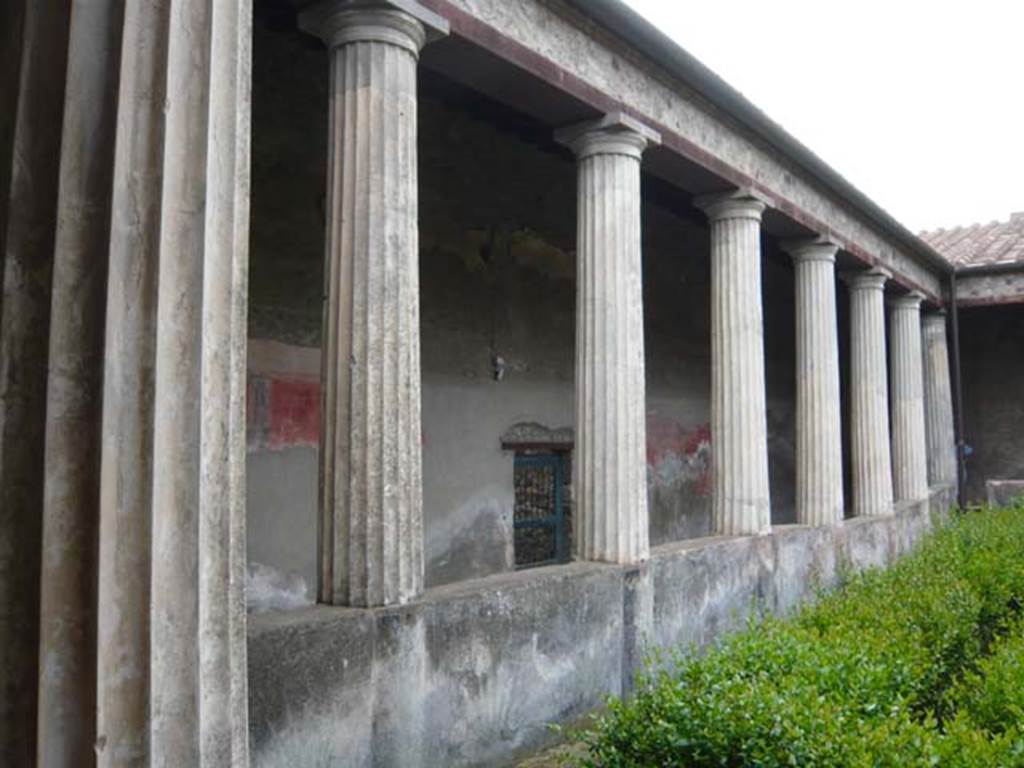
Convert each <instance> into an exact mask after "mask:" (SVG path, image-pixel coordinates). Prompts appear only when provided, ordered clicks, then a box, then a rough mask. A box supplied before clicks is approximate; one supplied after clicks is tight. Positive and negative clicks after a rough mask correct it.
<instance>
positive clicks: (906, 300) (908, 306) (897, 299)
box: [888, 291, 924, 312]
mask: <svg viewBox="0 0 1024 768" xmlns="http://www.w3.org/2000/svg"><path fill="white" fill-rule="evenodd" d="M922 301H924V294H923V293H921V292H920V291H910V293H906V294H904V295H902V296H893V297H892V298H890V299H889V302H888V304H889V306H890V307H892V309H894V310H913V311H915V312H917V311H920V309H921V302H922Z"/></svg>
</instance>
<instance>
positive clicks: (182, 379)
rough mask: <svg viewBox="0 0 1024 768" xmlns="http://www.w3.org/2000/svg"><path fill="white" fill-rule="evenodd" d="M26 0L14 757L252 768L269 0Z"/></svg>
mask: <svg viewBox="0 0 1024 768" xmlns="http://www.w3.org/2000/svg"><path fill="white" fill-rule="evenodd" d="M20 5H21V6H22V7H23V8H22V11H23V14H24V19H23V21H24V23H23V24H19V25H18V27H17V29H16V30H15V33H16V34H18V35H19V36H20V37H21V42H20V45H19V48H20V51H21V63H20V70H21V73H22V74H21V76H20V78H19V79H18V83H17V89H18V93H17V96H16V97H8V95H7V94H6V93H5V94H4V95H3V96H2V97H0V99H2V101H3V103H5V104H8V105H10V104H11V103H13V104H14V105H15V111H16V114H15V115H13V116H10V115H9V114H4V115H2V116H0V122H3V121H5V120H12V119H13V121H14V125H15V128H16V130H15V133H14V136H13V151H12V152H11V153H10V154H9V155H7V154H4V155H3V156H2V157H0V166H3V165H4V164H5V163H7V162H9V161H10V158H11V157H13V158H15V161H14V168H13V172H11V171H10V170H8V169H7V168H6V167H0V182H2V183H3V184H4V185H5V186H4V187H3V188H0V198H2V202H0V223H2V224H3V235H2V236H0V239H2V241H3V250H4V256H3V267H4V295H3V300H2V314H0V491H2V493H0V597H2V599H0V605H2V606H3V607H2V610H0V649H2V650H0V659H2V664H0V672H2V674H0V687H2V688H3V691H2V694H3V695H2V696H0V698H2V700H3V702H4V705H3V709H2V711H0V764H2V765H5V766H6V765H11V766H22V765H38V766H46V767H47V768H53V767H58V766H68V767H69V768H71V767H72V766H73V767H74V768H80V767H85V768H88V767H89V766H92V765H98V766H150V767H151V768H163V767H164V766H185V765H188V766H203V767H205V768H209V767H212V766H233V767H237V768H242V767H243V766H245V765H246V764H247V763H248V744H249V741H248V712H247V702H248V696H247V675H246V610H245V602H244V585H245V572H246V566H245V380H246V376H245V360H246V338H247V336H246V314H247V311H246V297H247V284H248V281H247V274H246V272H247V264H248V250H247V248H248V240H249V221H248V214H249V210H248V205H249V166H250V161H249V133H250V126H249V110H250V103H251V99H250V92H249V84H250V61H251V48H250V45H251V40H252V7H251V4H250V2H249V0H180V2H175V3H123V2H116V1H115V0H95V1H94V2H76V3H55V2H51V1H50V0H46V2H39V3H21V4H20ZM5 21H8V19H6V18H5ZM0 26H2V25H0ZM11 36H12V33H11V32H9V31H8V29H4V31H3V32H2V33H0V37H2V38H3V39H4V40H5V41H8V42H9V40H10V37H11ZM8 56H9V54H8V53H7V52H6V51H5V53H4V54H3V57H4V58H5V60H6V59H7V57H8ZM0 82H5V83H9V82H10V79H9V75H8V73H6V72H5V73H3V75H0ZM0 129H2V130H0V136H5V135H7V134H6V130H5V129H3V126H2V125H0ZM6 142H7V139H6V138H3V141H2V142H0V143H6ZM41 437H42V438H45V439H40V438H41ZM40 523H41V531H40V525H39V524H40ZM40 555H41V557H40ZM12 565H13V566H14V568H13V569H12V568H11V566H12ZM12 571H13V572H12ZM8 598H11V599H10V601H9V600H8ZM33 605H38V609H39V610H38V613H37V614H36V616H35V627H33V626H31V623H32V622H31V619H32V617H31V616H29V614H28V611H26V610H25V608H26V607H31V606H33ZM12 636H13V637H16V638H17V643H16V644H14V643H12V644H10V645H9V644H8V643H7V642H6V641H7V639H8V638H9V637H12ZM26 651H28V652H29V653H28V654H26ZM26 655H28V656H30V657H31V658H26ZM34 659H38V675H36V665H35V663H34ZM12 670H13V671H15V672H16V673H17V677H16V678H13V677H12V676H11V675H10V674H9V673H10V671H12ZM33 678H34V679H33ZM35 692H38V706H36V703H37V702H36V697H35V695H34V694H35Z"/></svg>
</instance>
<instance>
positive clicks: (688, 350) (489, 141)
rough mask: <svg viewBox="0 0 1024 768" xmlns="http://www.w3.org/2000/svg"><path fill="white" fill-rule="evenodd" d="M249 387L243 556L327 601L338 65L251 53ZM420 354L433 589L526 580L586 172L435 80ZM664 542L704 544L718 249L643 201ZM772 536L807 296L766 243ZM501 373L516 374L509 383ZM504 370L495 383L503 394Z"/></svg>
mask: <svg viewBox="0 0 1024 768" xmlns="http://www.w3.org/2000/svg"><path fill="white" fill-rule="evenodd" d="M255 62H256V76H255V81H254V93H255V96H254V110H255V114H256V120H255V122H254V133H253V147H254V151H253V156H254V166H253V226H252V233H251V237H252V249H251V250H252V261H251V301H250V308H251V311H250V339H251V340H250V347H251V354H250V365H249V374H250V380H249V436H248V437H249V440H248V445H249V473H248V476H249V481H248V483H249V500H250V501H249V515H250V536H249V538H250V545H249V556H250V559H251V560H252V561H253V562H257V563H262V564H265V565H271V566H273V567H275V568H277V569H279V570H283V571H286V572H293V573H298V574H299V575H301V576H302V577H303V578H304V579H306V582H307V585H308V586H309V587H310V590H311V592H310V593H312V587H313V585H314V583H315V562H314V558H313V548H310V549H308V550H307V549H306V547H307V544H308V543H309V542H310V541H312V540H314V539H315V535H316V529H315V519H316V518H315V514H314V512H315V507H316V493H317V480H316V478H317V469H316V445H317V435H318V423H319V404H320V398H319V385H318V378H319V337H320V307H321V295H322V287H321V281H322V273H323V267H322V260H323V253H322V241H323V238H322V227H323V223H322V221H323V211H322V206H323V185H324V168H325V163H326V154H325V152H326V150H325V146H324V142H323V140H322V135H323V134H325V133H326V115H325V109H326V97H325V88H326V76H325V74H324V73H325V72H326V57H325V56H324V55H323V53H322V52H321V51H318V50H316V49H315V47H314V48H310V47H307V46H306V45H305V43H304V41H303V40H302V39H301V38H299V37H297V36H286V35H284V34H282V33H275V32H270V31H268V30H267V29H266V28H265V27H260V29H259V31H258V32H257V35H256V56H255ZM420 90H421V108H420V136H421V140H420V228H421V264H420V270H421V274H420V284H421V315H422V317H421V324H422V325H421V333H422V353H421V356H422V366H423V443H424V444H423V460H424V517H425V537H426V542H425V544H426V547H425V560H426V568H427V574H426V576H427V583H428V584H429V585H438V584H442V583H450V582H454V581H458V580H460V579H465V578H475V577H480V576H485V575H487V574H491V573H498V572H502V571H506V570H509V569H511V568H512V567H513V563H514V558H513V551H512V518H513V488H512V476H513V472H512V464H513V454H512V453H511V452H509V451H503V450H502V449H501V446H500V437H501V435H502V434H503V433H504V432H505V431H506V430H507V429H508V428H509V427H511V426H513V425H514V424H517V423H520V422H536V423H539V424H543V425H545V426H547V427H550V428H557V427H565V426H569V427H571V426H572V423H573V378H574V374H573V340H574V339H573V337H574V331H575V328H574V322H575V310H574V302H575V253H574V249H575V238H576V220H575V205H576V171H575V166H574V161H573V158H572V156H571V155H570V154H569V153H568V152H567V151H566V150H564V149H561V148H559V147H557V146H556V145H554V143H553V141H552V139H551V136H550V132H549V131H548V130H547V129H546V128H542V127H538V126H537V125H536V124H535V123H533V122H532V121H529V120H527V119H524V118H522V117H521V116H518V115H515V114H510V113H507V112H504V111H502V109H501V108H499V107H497V106H495V105H492V104H489V103H486V102H482V101H481V100H480V99H479V98H478V97H476V96H475V95H473V94H470V93H468V92H466V91H465V90H462V89H459V88H456V87H454V86H452V85H451V84H450V83H446V82H444V81H441V80H439V79H438V77H437V76H436V75H433V76H431V75H429V74H425V75H424V81H423V82H422V83H421V89H420ZM643 194H644V200H645V203H644V209H643V228H644V233H643V238H644V241H643V245H644V276H643V277H644V301H645V337H646V338H645V344H646V347H647V421H648V424H647V427H648V487H649V508H650V516H651V519H650V530H651V542H652V544H654V545H657V544H661V543H664V542H668V541H674V540H679V539H683V538H690V537H695V536H704V535H707V534H708V533H709V531H710V506H709V501H710V496H709V492H710V482H709V459H710V453H709V451H710V445H709V442H708V422H709V418H710V285H709V283H710V265H709V262H708V257H709V243H708V230H707V227H706V224H705V223H704V217H703V215H702V214H700V213H697V212H696V211H695V210H694V209H692V207H691V206H690V205H689V203H688V201H687V198H686V197H685V195H681V194H680V193H678V192H677V191H673V190H670V189H667V188H665V186H664V184H662V183H660V182H656V181H652V180H650V179H647V180H645V182H644V189H643ZM763 268H764V280H765V308H766V309H765V314H766V320H765V328H766V357H767V386H768V408H769V414H768V420H769V440H770V460H771V467H770V468H771V483H772V494H773V501H774V504H773V518H774V521H775V522H776V523H786V522H792V521H793V520H794V516H793V482H794V462H793V453H794V450H793V440H794V438H793V418H794V402H793V399H794V387H795V384H794V379H793V375H794V374H793V365H794V363H793V356H794V351H793V344H794V342H793V335H794V330H793V285H792V283H793V274H792V269H791V268H790V266H789V264H788V261H787V260H786V259H785V258H783V257H781V256H779V255H778V254H777V252H776V251H775V249H774V246H773V244H772V243H769V242H766V256H765V260H764V267H763ZM498 358H500V363H499V362H498ZM496 363H497V367H500V368H501V377H500V380H497V379H496V376H495V374H496Z"/></svg>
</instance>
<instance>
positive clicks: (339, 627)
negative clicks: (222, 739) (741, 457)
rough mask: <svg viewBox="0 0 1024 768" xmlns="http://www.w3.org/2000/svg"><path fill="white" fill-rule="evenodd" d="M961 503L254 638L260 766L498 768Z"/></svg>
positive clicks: (936, 495) (480, 587)
mask: <svg viewBox="0 0 1024 768" xmlns="http://www.w3.org/2000/svg"><path fill="white" fill-rule="evenodd" d="M951 501H952V494H951V492H950V491H949V490H948V489H936V490H933V493H932V497H931V500H930V502H922V503H919V504H913V505H908V506H906V507H904V508H901V509H899V510H898V511H897V512H896V513H895V514H893V515H889V516H885V517H877V518H859V519H854V520H848V521H846V522H845V523H843V524H841V525H838V526H835V527H828V528H806V527H801V526H779V527H777V528H776V529H775V531H774V532H773V533H772V534H771V535H769V536H763V537H729V538H708V539H699V540H692V541H686V542H680V543H676V544H669V545H665V546H662V547H657V548H655V549H654V550H653V551H652V553H651V559H650V560H649V561H648V562H647V563H645V564H643V565H641V566H637V567H619V566H612V565H600V564H594V563H571V564H569V565H565V566H556V567H551V568H544V569H537V570H532V571H522V572H518V573H511V574H504V575H500V576H492V577H489V578H485V579H480V580H477V581H473V582H464V583H461V584H456V585H450V586H445V587H438V588H436V589H432V590H428V592H427V594H426V595H425V596H424V598H423V599H421V600H419V601H417V602H416V603H414V604H412V605H408V606H403V607H399V608H388V609H378V610H357V609H346V608H329V607H324V606H318V607H315V608H310V609H306V610H301V611H295V612H290V613H275V614H265V615H261V616H254V617H251V619H250V627H249V690H250V736H251V740H252V746H253V764H254V765H255V766H292V765H302V766H370V765H378V766H403V767H408V766H439V765H445V766H459V765H501V764H505V763H509V762H512V761H513V760H515V759H516V758H517V757H518V756H521V755H522V754H524V753H526V752H530V751H532V750H535V749H537V748H539V747H541V746H543V745H544V744H546V743H547V742H549V741H550V740H551V739H552V734H551V732H550V730H549V729H548V727H547V726H548V724H549V723H560V722H561V723H564V722H569V721H572V720H574V719H576V718H578V717H580V716H581V715H583V714H585V713H587V712H589V711H591V710H593V709H595V708H597V707H599V706H600V705H601V703H602V699H603V697H604V695H605V694H609V693H612V694H621V693H623V692H628V691H629V690H630V688H631V686H632V680H633V673H634V670H635V669H636V668H637V667H638V666H639V665H640V664H641V662H642V659H643V656H644V653H645V652H646V651H647V650H648V649H649V648H650V647H651V645H652V644H653V645H657V646H664V647H679V646H683V647H685V646H689V645H691V644H698V645H704V644H706V643H708V642H711V641H713V640H714V639H715V638H716V637H718V636H720V635H721V634H722V633H723V632H725V631H727V630H729V629H731V628H733V627H735V626H737V624H738V623H741V622H742V621H744V619H745V617H746V616H747V615H748V613H749V611H750V610H751V608H752V606H754V605H760V606H763V608H764V609H766V610H770V611H775V612H782V611H787V610H790V609H791V608H793V607H794V606H796V605H798V604H799V603H800V602H801V601H803V600H804V599H806V598H807V597H808V596H809V595H810V594H812V591H813V590H814V589H815V588H816V587H817V586H818V585H826V586H827V585H831V584H834V583H835V580H836V578H837V575H838V574H839V573H840V572H841V569H842V568H844V567H847V566H848V567H852V568H855V569H859V568H865V567H869V566H884V565H886V564H888V563H890V562H891V561H892V560H893V559H894V558H896V557H898V556H899V555H901V554H903V553H905V552H907V551H908V550H909V549H911V548H912V547H913V545H914V544H915V543H916V542H917V541H918V540H919V539H920V538H921V536H922V535H923V534H924V533H925V532H926V531H927V530H928V529H929V528H930V527H931V525H932V523H933V520H934V519H935V517H936V515H941V514H944V511H945V510H946V509H948V507H949V504H950V503H951Z"/></svg>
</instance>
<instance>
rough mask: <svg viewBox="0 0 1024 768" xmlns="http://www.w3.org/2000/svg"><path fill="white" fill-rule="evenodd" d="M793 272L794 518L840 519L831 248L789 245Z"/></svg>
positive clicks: (839, 433) (812, 244)
mask: <svg viewBox="0 0 1024 768" xmlns="http://www.w3.org/2000/svg"><path fill="white" fill-rule="evenodd" d="M784 247H785V249H786V250H787V251H788V252H789V253H790V255H791V256H792V257H793V266H794V269H795V272H796V518H797V522H798V523H801V524H803V525H829V524H832V523H837V522H839V521H841V520H842V519H843V455H842V453H843V449H842V423H841V419H840V412H839V411H840V400H839V340H838V328H837V325H836V284H835V261H836V251H837V250H838V249H837V247H836V246H835V245H833V244H832V243H828V242H823V241H820V240H810V241H802V242H796V243H788V244H786V245H785V246H784Z"/></svg>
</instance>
